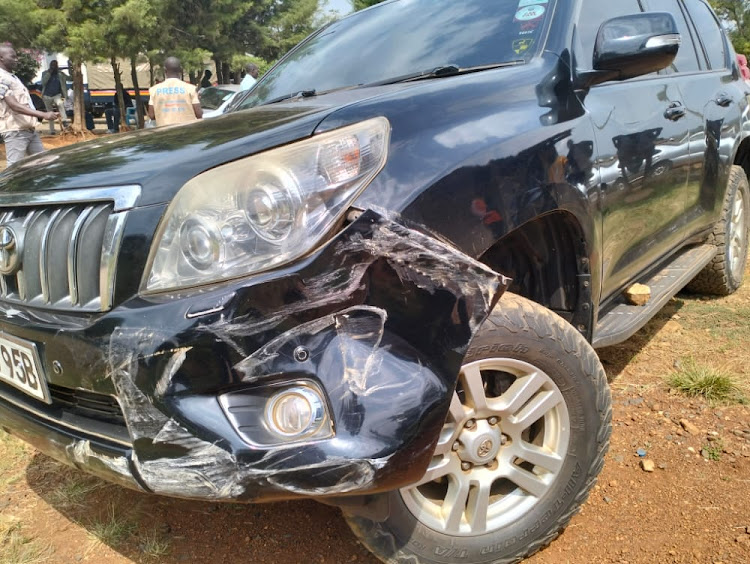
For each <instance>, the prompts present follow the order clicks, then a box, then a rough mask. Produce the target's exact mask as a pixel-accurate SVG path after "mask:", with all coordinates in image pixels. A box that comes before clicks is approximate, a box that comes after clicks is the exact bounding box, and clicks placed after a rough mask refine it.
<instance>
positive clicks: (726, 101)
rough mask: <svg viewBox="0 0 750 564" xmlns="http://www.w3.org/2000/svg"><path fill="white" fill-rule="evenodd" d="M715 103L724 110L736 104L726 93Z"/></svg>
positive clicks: (719, 96)
mask: <svg viewBox="0 0 750 564" xmlns="http://www.w3.org/2000/svg"><path fill="white" fill-rule="evenodd" d="M714 102H716V103H717V104H718V105H719V106H721V107H722V108H726V107H727V106H729V104H731V103H732V102H734V99H733V98H732V97H731V96H730V95H729V94H727V93H726V92H722V93H721V94H719V95H718V96H717V97H716V100H714Z"/></svg>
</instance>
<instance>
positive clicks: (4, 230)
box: [0, 225, 21, 276]
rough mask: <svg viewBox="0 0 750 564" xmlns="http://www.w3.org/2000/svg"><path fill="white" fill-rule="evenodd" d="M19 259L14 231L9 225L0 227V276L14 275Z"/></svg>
mask: <svg viewBox="0 0 750 564" xmlns="http://www.w3.org/2000/svg"><path fill="white" fill-rule="evenodd" d="M20 258H21V257H20V254H19V252H18V239H17V238H16V233H15V231H13V229H12V228H11V227H10V226H9V225H0V274H3V275H5V276H8V275H10V274H15V272H16V271H17V270H18V267H19V265H20V262H21V261H20Z"/></svg>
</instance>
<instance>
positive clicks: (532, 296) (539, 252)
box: [479, 210, 595, 341]
mask: <svg viewBox="0 0 750 564" xmlns="http://www.w3.org/2000/svg"><path fill="white" fill-rule="evenodd" d="M591 256H592V252H591V244H590V243H589V240H588V238H587V237H586V230H585V228H584V226H583V225H582V224H581V222H579V221H578V218H577V217H576V216H575V215H574V214H572V213H570V212H568V211H564V210H556V211H552V212H549V213H546V214H543V215H541V216H538V217H536V218H534V219H531V220H529V221H527V222H525V223H523V224H521V225H520V226H518V227H517V228H515V229H513V230H512V231H510V232H508V233H507V234H505V235H504V236H503V237H501V238H500V239H499V240H498V241H497V242H496V243H495V244H494V245H492V246H491V247H490V248H489V249H487V250H486V251H485V252H484V253H483V254H482V256H481V257H480V259H479V260H480V261H481V262H483V263H484V264H486V265H488V266H489V267H490V268H492V269H494V270H496V271H497V272H501V273H502V274H504V275H506V276H508V277H510V278H512V279H513V282H512V284H511V286H510V288H509V291H511V292H514V293H516V294H519V295H521V296H523V297H525V298H527V299H529V300H531V301H533V302H536V303H538V304H539V305H542V306H544V307H546V308H547V309H550V310H552V311H554V312H555V313H557V314H559V315H560V316H561V317H563V318H564V319H566V320H567V321H568V322H569V323H570V324H572V325H573V326H574V327H575V328H576V329H578V331H580V332H581V334H583V336H584V337H585V338H586V339H587V340H589V341H590V340H591V337H592V333H593V322H594V319H595V318H594V313H595V304H594V299H593V294H592V288H593V280H592V268H591ZM501 303H502V301H501Z"/></svg>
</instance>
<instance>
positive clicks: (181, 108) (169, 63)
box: [148, 57, 203, 126]
mask: <svg viewBox="0 0 750 564" xmlns="http://www.w3.org/2000/svg"><path fill="white" fill-rule="evenodd" d="M164 74H165V75H166V79H165V80H164V82H160V83H159V84H155V85H154V86H152V87H151V88H149V91H148V93H149V100H148V117H150V118H151V119H153V120H156V125H157V126H161V125H173V124H176V123H189V122H191V121H196V120H199V119H201V118H202V117H203V109H202V108H201V104H200V100H199V99H198V90H197V89H196V87H195V85H194V84H190V83H189V82H184V81H183V80H182V79H181V77H182V67H181V66H180V60H179V59H178V58H177V57H167V59H166V60H165V61H164Z"/></svg>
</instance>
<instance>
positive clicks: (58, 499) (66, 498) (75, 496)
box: [52, 471, 107, 507]
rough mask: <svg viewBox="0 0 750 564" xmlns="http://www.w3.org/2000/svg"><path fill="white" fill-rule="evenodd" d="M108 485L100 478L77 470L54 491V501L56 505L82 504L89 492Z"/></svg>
mask: <svg viewBox="0 0 750 564" xmlns="http://www.w3.org/2000/svg"><path fill="white" fill-rule="evenodd" d="M106 485H107V484H105V483H104V482H102V481H100V480H97V479H95V478H91V477H90V476H88V475H86V474H83V473H82V472H80V471H76V472H75V473H71V474H70V475H69V476H68V478H67V479H66V480H65V482H63V483H62V484H61V485H60V486H58V487H57V488H56V489H55V490H54V491H53V492H52V501H53V503H54V504H55V505H62V506H67V507H74V506H80V505H82V503H83V501H84V500H85V499H86V498H87V497H88V495H89V494H91V493H93V492H95V491H96V490H98V489H100V488H103V487H105V486H106Z"/></svg>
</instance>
